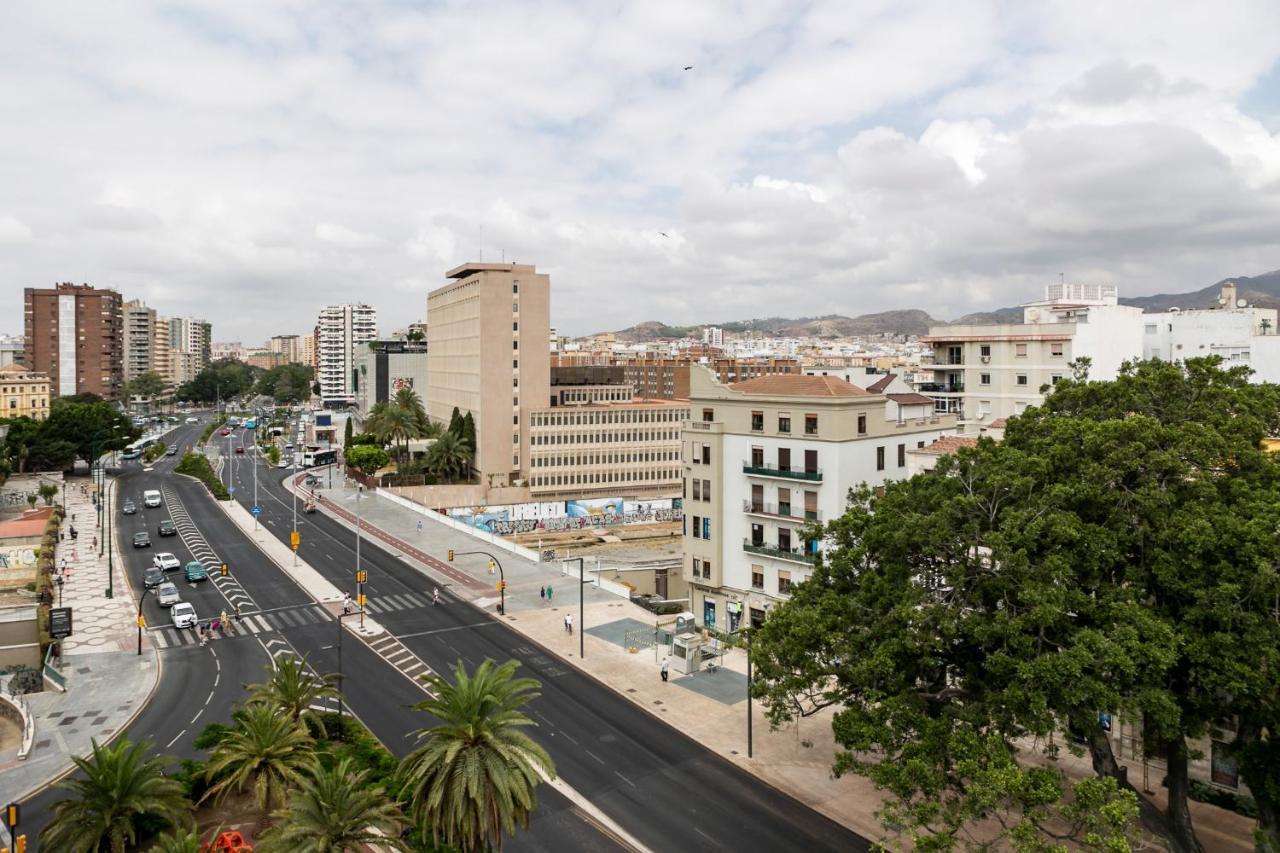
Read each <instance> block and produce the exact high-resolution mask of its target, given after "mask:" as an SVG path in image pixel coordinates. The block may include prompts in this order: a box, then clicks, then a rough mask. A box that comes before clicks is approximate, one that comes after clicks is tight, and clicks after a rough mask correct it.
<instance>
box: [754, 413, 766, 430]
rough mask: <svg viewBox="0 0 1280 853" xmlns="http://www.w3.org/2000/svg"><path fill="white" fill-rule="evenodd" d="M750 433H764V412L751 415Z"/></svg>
mask: <svg viewBox="0 0 1280 853" xmlns="http://www.w3.org/2000/svg"><path fill="white" fill-rule="evenodd" d="M751 431H752V432H764V412H752V413H751Z"/></svg>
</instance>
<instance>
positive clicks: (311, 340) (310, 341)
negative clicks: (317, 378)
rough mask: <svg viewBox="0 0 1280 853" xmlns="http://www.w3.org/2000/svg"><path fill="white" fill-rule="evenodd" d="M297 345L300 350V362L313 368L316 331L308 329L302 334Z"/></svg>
mask: <svg viewBox="0 0 1280 853" xmlns="http://www.w3.org/2000/svg"><path fill="white" fill-rule="evenodd" d="M298 347H299V349H300V351H301V356H302V363H303V364H305V365H306V366H307V367H310V368H311V369H312V370H314V369H315V367H316V333H315V332H314V331H310V332H307V333H306V334H305V335H303V336H302V340H301V342H300V343H299V344H298Z"/></svg>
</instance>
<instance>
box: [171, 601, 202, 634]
mask: <svg viewBox="0 0 1280 853" xmlns="http://www.w3.org/2000/svg"><path fill="white" fill-rule="evenodd" d="M169 615H170V616H172V617H173V627H175V628H194V627H195V626H196V623H197V622H198V621H200V620H199V619H198V618H197V617H196V609H195V608H194V607H192V606H191V605H190V604H189V603H188V602H185V601H179V602H178V603H177V604H175V605H173V609H172V610H171V611H169Z"/></svg>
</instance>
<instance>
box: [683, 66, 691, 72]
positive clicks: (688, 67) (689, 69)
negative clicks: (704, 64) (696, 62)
mask: <svg viewBox="0 0 1280 853" xmlns="http://www.w3.org/2000/svg"><path fill="white" fill-rule="evenodd" d="M684 70H685V71H692V70H693V66H692V65H686V66H685V67H684Z"/></svg>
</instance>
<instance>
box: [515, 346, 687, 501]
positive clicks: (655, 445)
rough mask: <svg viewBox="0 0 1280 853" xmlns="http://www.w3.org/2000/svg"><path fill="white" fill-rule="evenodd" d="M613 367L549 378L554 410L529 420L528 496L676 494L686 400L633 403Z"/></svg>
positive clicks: (563, 370)
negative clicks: (529, 493)
mask: <svg viewBox="0 0 1280 853" xmlns="http://www.w3.org/2000/svg"><path fill="white" fill-rule="evenodd" d="M622 376H623V369H622V368H621V367H618V366H603V367H587V366H579V367H560V368H552V370H551V393H552V399H551V405H550V406H547V407H544V408H539V409H535V410H534V411H532V412H531V413H530V423H529V427H530V428H529V437H530V438H529V440H530V447H529V490H530V492H531V493H532V494H533V496H534V498H535V499H538V500H542V499H547V500H550V499H553V498H555V497H571V498H592V497H616V496H622V497H628V498H630V497H635V498H663V497H665V498H670V497H675V496H677V495H679V494H680V480H681V463H680V435H681V430H682V425H683V423H684V421H686V420H687V419H688V418H689V404H688V402H687V401H684V400H644V399H638V398H635V397H634V396H633V394H632V389H631V386H630V385H629V384H627V383H625V382H623V381H622Z"/></svg>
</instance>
